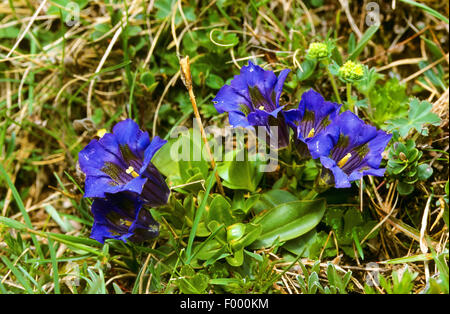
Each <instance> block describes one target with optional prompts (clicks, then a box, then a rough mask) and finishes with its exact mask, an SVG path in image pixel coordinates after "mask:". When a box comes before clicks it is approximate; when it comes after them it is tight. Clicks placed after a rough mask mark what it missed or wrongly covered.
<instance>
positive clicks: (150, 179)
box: [78, 119, 170, 206]
mask: <svg viewBox="0 0 450 314" xmlns="http://www.w3.org/2000/svg"><path fill="white" fill-rule="evenodd" d="M166 142H167V141H165V140H162V139H161V138H159V137H158V136H155V138H153V140H152V141H150V137H149V135H148V133H147V132H143V131H141V130H140V129H139V126H138V125H137V124H136V123H135V122H134V121H133V120H131V119H127V120H124V121H121V122H119V123H117V124H116V125H115V126H114V128H113V132H112V133H106V134H104V135H103V136H102V137H101V138H100V139H99V140H97V139H93V140H92V141H91V142H90V143H89V144H88V145H87V146H86V147H85V148H84V149H83V150H82V151H80V153H79V155H78V156H79V163H80V167H81V170H82V171H83V172H84V173H85V174H86V182H85V186H86V187H85V194H84V197H99V198H104V197H105V195H106V193H119V192H123V191H129V192H134V193H137V194H139V195H140V196H141V197H142V199H143V201H144V202H145V203H147V204H148V205H150V206H160V205H164V204H166V203H167V200H168V197H169V194H170V190H169V188H168V186H167V184H166V182H165V181H164V178H163V177H162V175H161V173H160V172H159V171H158V169H156V167H155V166H154V165H153V164H152V163H151V159H152V157H153V155H154V154H155V153H156V151H158V150H159V149H160V148H161V147H162V146H163V145H164V144H165V143H166Z"/></svg>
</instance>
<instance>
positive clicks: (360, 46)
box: [348, 25, 380, 60]
mask: <svg viewBox="0 0 450 314" xmlns="http://www.w3.org/2000/svg"><path fill="white" fill-rule="evenodd" d="M379 27H380V26H379V25H372V26H370V27H369V28H368V29H367V30H366V31H365V32H364V34H363V36H362V37H361V39H360V40H359V41H358V44H357V45H356V47H355V49H354V50H352V52H351V53H350V55H349V57H348V59H349V60H355V59H356V58H358V56H359V55H360V54H361V52H362V51H363V49H364V47H366V45H367V43H368V42H369V40H370V39H371V38H372V36H373V35H375V33H376V32H377V31H378V28H379Z"/></svg>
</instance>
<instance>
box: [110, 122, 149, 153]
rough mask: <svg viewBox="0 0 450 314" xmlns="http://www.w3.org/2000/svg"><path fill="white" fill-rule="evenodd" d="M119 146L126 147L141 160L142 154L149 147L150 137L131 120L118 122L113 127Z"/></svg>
mask: <svg viewBox="0 0 450 314" xmlns="http://www.w3.org/2000/svg"><path fill="white" fill-rule="evenodd" d="M113 134H114V135H115V136H116V139H117V142H118V143H119V145H121V146H123V145H128V147H129V148H130V150H131V152H133V154H134V155H135V156H136V157H140V158H142V152H143V151H144V150H145V149H146V148H147V146H148V145H150V137H149V135H148V133H147V132H143V131H141V130H140V129H139V125H138V124H137V123H136V122H134V121H133V120H131V119H126V120H123V121H120V122H118V123H117V124H116V125H115V126H114V127H113Z"/></svg>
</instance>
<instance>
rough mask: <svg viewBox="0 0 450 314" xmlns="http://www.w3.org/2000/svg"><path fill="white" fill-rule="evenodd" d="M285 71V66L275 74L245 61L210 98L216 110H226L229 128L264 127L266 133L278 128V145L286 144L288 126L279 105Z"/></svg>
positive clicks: (286, 70) (287, 141)
mask: <svg viewBox="0 0 450 314" xmlns="http://www.w3.org/2000/svg"><path fill="white" fill-rule="evenodd" d="M289 71H290V70H288V69H285V70H283V71H281V73H280V75H279V76H278V77H277V76H276V75H275V74H274V73H273V72H272V71H267V70H264V69H263V68H261V67H259V66H257V65H254V64H253V63H252V62H249V63H248V66H243V67H242V68H241V72H240V74H239V75H236V76H234V79H233V80H232V81H231V82H230V85H224V86H223V87H222V88H221V89H220V90H219V92H218V93H217V95H216V97H215V98H214V99H213V102H214V103H215V107H216V109H217V111H218V112H219V113H223V112H228V119H229V121H230V124H231V125H232V126H233V127H238V126H240V127H244V128H250V127H252V126H265V127H266V130H267V132H268V133H269V136H270V135H271V134H270V133H271V130H270V126H276V127H278V129H277V130H278V147H279V148H283V147H286V146H287V145H288V144H289V129H288V127H287V124H286V121H285V117H284V112H283V111H282V109H283V107H282V106H280V96H281V92H282V90H283V84H284V81H285V80H286V76H287V75H288V73H289Z"/></svg>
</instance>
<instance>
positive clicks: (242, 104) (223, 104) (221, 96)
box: [213, 85, 252, 114]
mask: <svg viewBox="0 0 450 314" xmlns="http://www.w3.org/2000/svg"><path fill="white" fill-rule="evenodd" d="M213 102H215V104H214V107H215V108H216V110H217V112H219V113H224V112H230V111H241V112H242V113H244V114H245V112H244V111H247V110H248V111H250V110H251V108H252V106H251V104H250V101H249V100H248V99H246V98H245V97H244V96H242V95H241V94H239V93H238V92H237V91H236V90H235V89H234V88H232V87H231V86H230V85H224V86H222V88H221V89H220V90H219V92H218V93H217V95H216V97H215V98H214V99H213Z"/></svg>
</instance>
